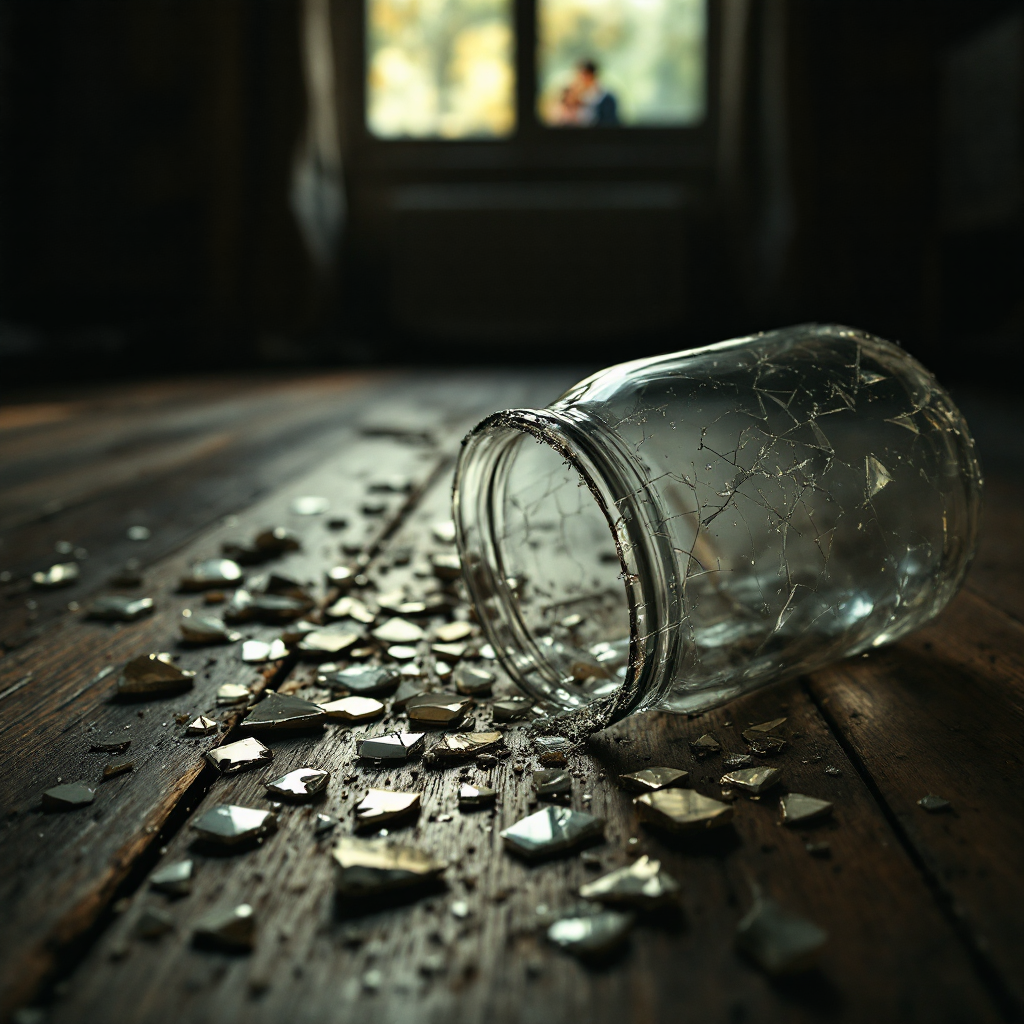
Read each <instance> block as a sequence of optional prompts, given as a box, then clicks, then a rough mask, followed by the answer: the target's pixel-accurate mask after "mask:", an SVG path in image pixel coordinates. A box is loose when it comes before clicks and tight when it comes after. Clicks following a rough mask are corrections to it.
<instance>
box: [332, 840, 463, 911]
mask: <svg viewBox="0 0 1024 1024" xmlns="http://www.w3.org/2000/svg"><path fill="white" fill-rule="evenodd" d="M333 857H334V885H335V889H336V891H337V893H338V895H339V896H340V897H342V898H346V899H365V898H366V897H370V896H379V895H382V894H384V893H388V892H393V891H394V890H396V889H407V888H413V887H416V886H420V885H424V884H426V883H429V882H435V881H437V880H438V879H439V878H440V876H441V873H442V872H443V871H444V870H445V868H446V867H447V866H448V865H447V864H446V863H445V862H444V861H443V860H439V859H437V858H435V857H434V856H432V855H431V854H429V853H426V852H425V851H423V850H420V849H417V848H416V847H414V846H405V845H403V844H401V843H395V842H392V841H390V840H387V839H360V838H359V837H357V836H345V837H343V838H342V839H340V840H339V841H338V844H337V846H335V848H334V852H333Z"/></svg>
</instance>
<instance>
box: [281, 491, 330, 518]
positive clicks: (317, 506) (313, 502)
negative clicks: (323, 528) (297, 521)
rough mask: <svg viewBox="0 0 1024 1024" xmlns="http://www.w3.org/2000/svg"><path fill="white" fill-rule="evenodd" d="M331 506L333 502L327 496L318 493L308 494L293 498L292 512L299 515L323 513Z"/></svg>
mask: <svg viewBox="0 0 1024 1024" xmlns="http://www.w3.org/2000/svg"><path fill="white" fill-rule="evenodd" d="M330 507H331V503H330V502H329V501H328V500H327V499H326V498H324V497H321V496H320V495H316V494H306V495H302V496H301V497H298V498H292V505H291V508H292V512H294V513H295V515H297V516H319V515H323V514H324V512H326V511H327V510H328V509H329V508H330Z"/></svg>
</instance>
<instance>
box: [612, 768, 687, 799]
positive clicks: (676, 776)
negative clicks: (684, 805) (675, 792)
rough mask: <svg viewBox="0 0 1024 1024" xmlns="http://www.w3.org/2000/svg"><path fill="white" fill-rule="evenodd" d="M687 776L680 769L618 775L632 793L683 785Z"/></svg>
mask: <svg viewBox="0 0 1024 1024" xmlns="http://www.w3.org/2000/svg"><path fill="white" fill-rule="evenodd" d="M689 774H690V773H689V772H684V771H683V770H682V769H681V768H643V769H641V770H640V771H638V772H630V773H629V774H628V775H620V776H619V778H620V779H621V780H622V781H623V782H624V783H625V785H626V788H627V789H631V790H633V792H634V793H648V792H653V791H654V790H657V789H667V788H668V787H669V786H682V785H685V783H686V780H687V778H688V777H689Z"/></svg>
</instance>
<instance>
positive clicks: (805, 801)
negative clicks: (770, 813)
mask: <svg viewBox="0 0 1024 1024" xmlns="http://www.w3.org/2000/svg"><path fill="white" fill-rule="evenodd" d="M779 808H780V810H781V811H782V823H783V824H784V825H803V824H805V823H806V822H808V821H815V820H816V819H818V818H824V817H825V816H826V815H828V814H831V813H832V804H831V803H830V802H829V801H828V800H819V799H818V798H817V797H814V796H805V795H804V794H803V793H787V794H786V795H785V796H783V797H780V798H779Z"/></svg>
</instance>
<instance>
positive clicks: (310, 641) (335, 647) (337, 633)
mask: <svg viewBox="0 0 1024 1024" xmlns="http://www.w3.org/2000/svg"><path fill="white" fill-rule="evenodd" d="M359 639H360V637H359V634H358V633H353V632H352V631H350V630H336V629H315V630H313V631H312V632H311V633H307V634H306V635H305V636H304V637H303V638H302V639H301V640H300V641H299V646H298V650H299V652H300V653H301V654H304V655H308V656H313V657H322V656H324V655H335V654H341V652H342V651H345V650H347V649H348V648H349V647H351V646H353V644H355V643H357V642H358V640H359Z"/></svg>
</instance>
